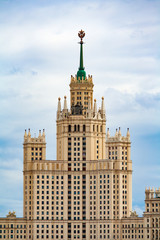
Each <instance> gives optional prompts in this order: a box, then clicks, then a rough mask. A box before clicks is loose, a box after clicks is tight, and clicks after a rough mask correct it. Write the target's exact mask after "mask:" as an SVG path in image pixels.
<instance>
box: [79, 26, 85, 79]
mask: <svg viewBox="0 0 160 240" xmlns="http://www.w3.org/2000/svg"><path fill="white" fill-rule="evenodd" d="M78 36H79V37H80V39H81V41H80V66H79V70H78V72H77V80H82V78H83V79H85V78H86V72H85V71H84V67H83V38H84V36H85V32H84V31H83V30H81V31H79V33H78Z"/></svg>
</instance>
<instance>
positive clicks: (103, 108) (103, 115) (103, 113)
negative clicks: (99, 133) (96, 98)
mask: <svg viewBox="0 0 160 240" xmlns="http://www.w3.org/2000/svg"><path fill="white" fill-rule="evenodd" d="M101 117H102V119H105V118H106V111H105V106H104V97H102V103H101Z"/></svg>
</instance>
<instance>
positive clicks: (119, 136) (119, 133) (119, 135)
mask: <svg viewBox="0 0 160 240" xmlns="http://www.w3.org/2000/svg"><path fill="white" fill-rule="evenodd" d="M121 136H122V134H121V128H120V127H119V131H118V139H119V140H121Z"/></svg>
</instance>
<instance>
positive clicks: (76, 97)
mask: <svg viewBox="0 0 160 240" xmlns="http://www.w3.org/2000/svg"><path fill="white" fill-rule="evenodd" d="M78 36H79V37H80V38H81V41H80V67H79V70H78V71H77V75H76V76H75V77H73V76H71V83H70V97H71V98H70V108H69V109H68V107H67V99H66V96H65V97H64V107H63V109H62V110H61V99H60V98H59V99H58V108H57V160H62V159H63V160H65V161H68V169H72V170H73V169H76V167H77V169H83V167H84V169H86V161H92V160H93V161H94V160H98V159H104V158H105V136H106V115H105V107H104V98H102V105H101V108H100V109H99V110H98V111H97V104H96V100H94V106H93V82H92V76H90V75H89V76H88V78H87V77H86V72H85V70H84V66H83V37H84V36H85V33H84V32H83V31H82V30H81V31H80V32H79V34H78ZM86 146H87V147H86ZM72 161H74V163H75V164H76V163H77V161H81V163H80V162H78V164H80V165H77V164H76V167H75V166H74V164H72ZM73 166H74V167H73Z"/></svg>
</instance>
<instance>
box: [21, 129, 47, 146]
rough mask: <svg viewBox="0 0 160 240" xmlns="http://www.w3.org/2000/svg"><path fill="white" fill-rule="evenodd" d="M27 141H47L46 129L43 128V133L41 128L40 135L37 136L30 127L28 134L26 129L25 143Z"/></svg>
mask: <svg viewBox="0 0 160 240" xmlns="http://www.w3.org/2000/svg"><path fill="white" fill-rule="evenodd" d="M25 143H46V140H45V130H44V129H43V132H42V134H41V130H39V136H38V137H36V136H34V137H32V136H31V132H30V128H29V129H28V134H27V130H26V129H25V133H24V144H25Z"/></svg>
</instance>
